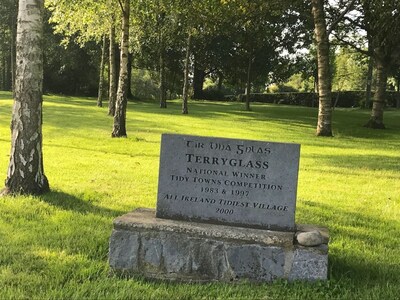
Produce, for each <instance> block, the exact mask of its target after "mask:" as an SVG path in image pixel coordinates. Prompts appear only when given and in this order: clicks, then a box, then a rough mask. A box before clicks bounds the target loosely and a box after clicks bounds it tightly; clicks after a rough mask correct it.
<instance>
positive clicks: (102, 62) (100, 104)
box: [97, 35, 107, 107]
mask: <svg viewBox="0 0 400 300" xmlns="http://www.w3.org/2000/svg"><path fill="white" fill-rule="evenodd" d="M106 47H107V38H106V35H104V36H103V45H102V47H101V59H100V77H99V91H98V93H97V106H98V107H103V98H104V88H103V86H104V65H105V61H106Z"/></svg>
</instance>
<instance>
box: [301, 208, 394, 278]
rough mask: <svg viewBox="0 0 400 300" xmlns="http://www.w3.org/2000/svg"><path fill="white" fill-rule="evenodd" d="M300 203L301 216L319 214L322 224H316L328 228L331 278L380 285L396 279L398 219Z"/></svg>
mask: <svg viewBox="0 0 400 300" xmlns="http://www.w3.org/2000/svg"><path fill="white" fill-rule="evenodd" d="M303 203H304V205H303V206H302V207H301V213H302V214H303V219H304V216H305V217H307V216H310V217H312V216H313V215H319V216H323V218H324V219H325V221H324V222H325V224H320V225H322V226H327V227H328V228H329V230H330V239H331V241H330V244H331V245H330V252H329V268H330V274H331V276H332V277H333V278H331V279H342V278H347V279H350V280H351V281H353V282H358V284H361V285H362V284H363V283H365V282H366V281H368V282H375V283H380V284H381V285H382V284H389V283H390V284H397V283H398V282H399V281H400V263H399V257H398V256H397V255H396V254H397V251H398V245H399V243H400V240H399V237H398V232H399V228H400V223H399V222H398V221H389V220H385V219H384V218H381V217H379V216H377V215H376V216H371V215H367V214H366V213H365V212H364V211H360V212H357V211H346V210H344V209H340V208H337V207H335V206H334V205H326V204H322V203H317V202H314V201H303ZM332 244H335V245H332ZM390 256H392V259H391V258H390ZM393 259H394V260H393ZM396 260H397V261H396Z"/></svg>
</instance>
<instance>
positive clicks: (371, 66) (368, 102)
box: [365, 51, 374, 108]
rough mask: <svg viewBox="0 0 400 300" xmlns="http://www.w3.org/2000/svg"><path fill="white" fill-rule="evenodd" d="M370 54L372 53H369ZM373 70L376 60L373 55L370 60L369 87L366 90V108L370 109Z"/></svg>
mask: <svg viewBox="0 0 400 300" xmlns="http://www.w3.org/2000/svg"><path fill="white" fill-rule="evenodd" d="M369 53H371V52H370V51H369ZM373 70H374V59H373V58H372V55H371V56H370V57H369V59H368V72H367V86H366V89H365V108H370V103H371V90H372V73H373Z"/></svg>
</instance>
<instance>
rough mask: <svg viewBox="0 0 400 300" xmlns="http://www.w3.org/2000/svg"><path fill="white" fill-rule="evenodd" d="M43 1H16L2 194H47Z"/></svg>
mask: <svg viewBox="0 0 400 300" xmlns="http://www.w3.org/2000/svg"><path fill="white" fill-rule="evenodd" d="M43 10H44V6H43V0H19V8H18V18H17V40H16V61H17V64H16V80H15V98H14V105H13V111H12V121H11V152H10V163H9V166H8V172H7V179H6V181H5V189H4V190H3V192H2V194H42V193H44V192H47V191H49V182H48V180H47V177H46V175H45V174H44V168H43V154H42V82H43V52H42V39H43Z"/></svg>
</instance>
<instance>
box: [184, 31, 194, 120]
mask: <svg viewBox="0 0 400 300" xmlns="http://www.w3.org/2000/svg"><path fill="white" fill-rule="evenodd" d="M191 44H192V33H191V32H189V35H188V38H187V43H186V57H185V69H184V76H183V93H182V94H183V101H182V114H184V115H187V114H188V113H189V110H188V97H189V64H190V48H191Z"/></svg>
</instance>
